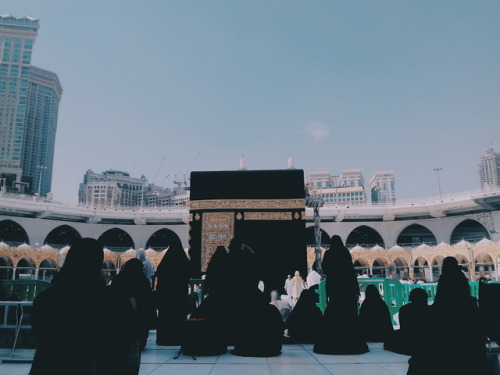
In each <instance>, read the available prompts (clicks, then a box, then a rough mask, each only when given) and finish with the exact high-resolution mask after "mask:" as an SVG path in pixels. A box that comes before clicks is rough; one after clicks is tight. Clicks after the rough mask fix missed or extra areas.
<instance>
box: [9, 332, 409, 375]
mask: <svg viewBox="0 0 500 375" xmlns="http://www.w3.org/2000/svg"><path fill="white" fill-rule="evenodd" d="M155 340H156V332H154V331H151V333H150V335H149V341H148V345H147V347H146V349H145V350H144V351H143V353H142V359H141V368H140V375H160V374H161V375H169V374H172V375H184V374H186V375H226V374H227V375H232V374H238V375H253V374H255V375H257V374H258V375H280V374H286V375H304V374H307V375H405V374H406V371H407V370H408V359H409V357H408V356H404V355H399V354H396V353H392V352H389V351H386V350H384V349H383V348H382V344H381V343H369V347H370V352H369V353H365V354H361V355H321V354H315V353H314V352H313V350H312V348H313V345H310V344H307V345H306V344H300V345H295V344H284V345H283V350H282V354H281V355H280V356H278V357H270V358H252V357H237V356H234V355H232V354H230V353H226V354H223V355H219V356H212V357H196V360H193V359H192V358H191V357H189V356H184V355H181V356H180V357H179V358H178V359H174V357H175V356H176V355H177V353H178V352H179V347H175V346H159V345H156V343H155ZM34 352H35V351H34V350H33V349H17V350H16V351H15V352H14V356H13V357H12V355H11V350H10V349H5V348H3V349H0V361H1V364H0V375H27V374H28V373H29V369H30V367H31V364H30V363H21V362H22V361H29V360H31V359H32V358H33V354H34ZM12 359H14V360H15V361H18V362H19V363H8V361H9V360H12Z"/></svg>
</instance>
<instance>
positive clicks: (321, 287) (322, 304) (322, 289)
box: [315, 279, 327, 313]
mask: <svg viewBox="0 0 500 375" xmlns="http://www.w3.org/2000/svg"><path fill="white" fill-rule="evenodd" d="M315 293H317V294H318V295H319V302H318V303H317V304H316V306H318V307H319V309H320V310H321V312H322V313H324V312H325V310H326V302H327V301H326V280H325V279H323V280H321V281H320V282H319V284H318V289H316V290H315Z"/></svg>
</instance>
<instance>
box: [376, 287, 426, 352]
mask: <svg viewBox="0 0 500 375" xmlns="http://www.w3.org/2000/svg"><path fill="white" fill-rule="evenodd" d="M428 297H429V296H428V295H427V292H426V291H425V290H424V289H422V288H415V289H412V291H411V292H410V296H409V298H408V299H409V301H410V303H407V304H406V305H403V306H401V308H400V309H399V329H398V330H395V331H394V332H393V334H392V335H391V336H390V337H389V339H387V340H386V341H385V342H384V349H385V350H390V351H392V352H395V353H398V354H405V355H413V354H414V352H415V349H417V348H419V347H420V346H422V345H425V341H424V340H425V339H426V336H425V335H423V334H422V333H423V332H426V330H427V324H428V322H429V318H428V315H429V312H430V306H429V304H428V302H427V300H428Z"/></svg>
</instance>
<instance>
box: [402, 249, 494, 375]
mask: <svg viewBox="0 0 500 375" xmlns="http://www.w3.org/2000/svg"><path fill="white" fill-rule="evenodd" d="M427 327H428V328H427V331H426V332H432V337H431V338H430V339H429V340H426V342H425V345H420V346H419V347H418V348H417V349H416V350H415V353H414V354H413V356H412V357H411V358H410V360H409V364H410V366H409V368H408V374H409V375H414V374H431V375H434V374H436V375H437V374H454V375H462V374H463V375H465V374H484V373H486V346H485V336H484V334H483V331H482V329H481V325H480V319H479V309H478V305H477V300H476V299H475V298H473V297H471V295H470V289H469V285H468V282H467V278H466V277H465V275H464V274H463V272H462V270H461V269H460V267H459V265H458V262H457V260H456V259H455V258H454V257H446V258H445V259H444V261H443V268H442V274H441V277H440V278H439V282H438V286H437V292H436V298H435V300H434V303H433V304H432V306H431V308H430V314H429V321H428V325H427ZM430 364H432V365H430Z"/></svg>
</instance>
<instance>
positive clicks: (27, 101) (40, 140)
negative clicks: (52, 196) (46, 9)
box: [0, 15, 62, 195]
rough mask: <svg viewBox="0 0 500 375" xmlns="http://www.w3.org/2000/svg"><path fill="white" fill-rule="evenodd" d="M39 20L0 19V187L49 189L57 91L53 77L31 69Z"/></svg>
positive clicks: (27, 190) (31, 190) (28, 190)
mask: <svg viewBox="0 0 500 375" xmlns="http://www.w3.org/2000/svg"><path fill="white" fill-rule="evenodd" d="M38 28H39V20H37V19H34V18H31V17H22V18H17V17H13V16H12V15H0V183H1V185H0V187H1V188H2V191H10V192H20V193H40V195H45V194H46V193H47V192H49V191H50V189H51V181H52V167H53V158H54V143H55V133H56V129H57V114H58V108H59V101H60V99H61V94H62V89H61V85H60V83H59V80H58V79H57V76H56V75H55V74H54V73H51V72H48V71H46V70H43V69H40V68H36V67H34V66H32V65H31V54H32V51H33V44H34V42H35V39H36V36H37V31H38Z"/></svg>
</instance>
